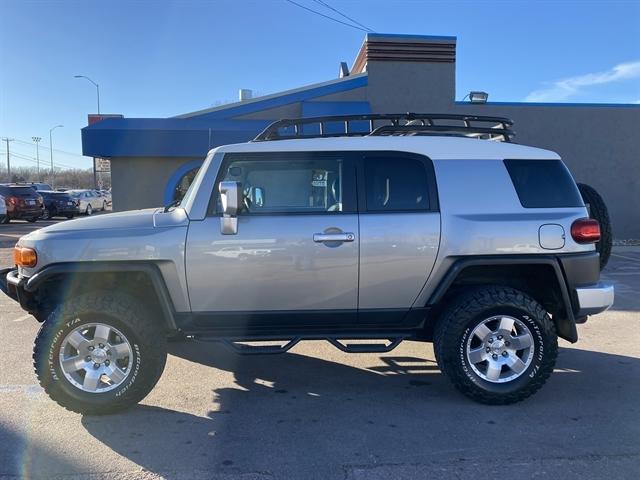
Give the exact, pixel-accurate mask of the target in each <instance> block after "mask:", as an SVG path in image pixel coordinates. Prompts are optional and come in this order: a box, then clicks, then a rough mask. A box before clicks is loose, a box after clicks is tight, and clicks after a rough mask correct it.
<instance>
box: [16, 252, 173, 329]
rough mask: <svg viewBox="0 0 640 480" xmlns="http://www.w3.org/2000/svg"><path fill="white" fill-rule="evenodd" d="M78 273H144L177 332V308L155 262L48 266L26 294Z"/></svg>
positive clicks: (29, 283)
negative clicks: (55, 280)
mask: <svg viewBox="0 0 640 480" xmlns="http://www.w3.org/2000/svg"><path fill="white" fill-rule="evenodd" d="M78 273H144V274H146V275H147V276H148V278H149V279H150V280H151V284H152V286H153V288H154V290H155V293H156V295H157V296H158V300H159V307H160V309H161V311H162V314H163V316H164V318H165V320H166V325H167V327H169V328H170V329H172V330H177V329H178V327H177V325H176V322H175V308H174V305H173V301H172V300H171V296H170V295H169V291H168V289H167V285H166V284H165V282H164V278H163V277H162V273H161V272H160V268H159V267H158V266H157V265H156V264H155V263H153V262H126V263H125V262H68V263H55V264H51V265H47V266H46V267H44V268H43V269H42V270H40V271H38V272H37V273H35V274H34V275H33V276H31V277H30V278H29V279H28V280H27V281H26V282H25V283H24V285H23V288H24V290H25V292H28V293H30V294H33V293H35V292H36V291H37V290H38V287H40V286H41V285H42V284H43V283H44V282H45V281H47V280H48V279H49V278H51V277H52V276H54V275H64V274H78Z"/></svg>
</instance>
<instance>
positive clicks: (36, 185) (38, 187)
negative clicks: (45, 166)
mask: <svg viewBox="0 0 640 480" xmlns="http://www.w3.org/2000/svg"><path fill="white" fill-rule="evenodd" d="M27 185H28V186H30V187H31V188H33V189H34V190H36V191H37V192H40V191H51V190H53V187H52V186H51V185H49V184H48V183H39V182H31V183H27Z"/></svg>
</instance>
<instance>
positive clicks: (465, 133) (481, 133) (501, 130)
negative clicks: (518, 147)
mask: <svg viewBox="0 0 640 480" xmlns="http://www.w3.org/2000/svg"><path fill="white" fill-rule="evenodd" d="M512 126H513V121H512V120H510V119H508V118H504V117H487V116H481V115H456V114H445V113H385V114H380V113H370V114H364V115H330V116H324V117H310V118H296V119H283V120H278V121H276V122H273V123H272V124H271V125H269V126H268V127H267V128H266V129H264V131H262V132H261V133H260V134H259V135H258V136H257V137H256V138H254V139H253V141H254V142H264V141H269V140H288V139H294V138H299V139H301V138H323V137H363V136H383V135H407V136H408V135H448V136H458V137H473V138H481V139H485V140H498V141H503V142H509V141H511V138H512V137H513V136H515V132H514V131H513V130H511V127H512Z"/></svg>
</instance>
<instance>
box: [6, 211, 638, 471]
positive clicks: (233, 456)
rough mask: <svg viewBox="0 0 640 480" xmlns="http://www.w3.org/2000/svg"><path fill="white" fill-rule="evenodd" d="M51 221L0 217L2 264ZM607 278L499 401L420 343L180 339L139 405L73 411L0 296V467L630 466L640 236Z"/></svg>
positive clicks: (634, 464) (634, 454) (18, 314)
mask: <svg viewBox="0 0 640 480" xmlns="http://www.w3.org/2000/svg"><path fill="white" fill-rule="evenodd" d="M46 223H48V222H38V223H36V224H35V225H32V224H19V223H16V224H15V225H14V224H11V225H8V226H7V225H0V229H1V230H0V232H2V233H0V242H1V243H0V246H1V247H4V248H0V261H2V264H3V265H4V264H9V262H10V260H9V258H10V250H9V249H8V248H6V247H9V244H11V242H14V241H15V240H13V236H14V235H18V236H19V234H23V233H26V231H28V230H29V229H31V228H38V227H41V226H43V225H45V224H46ZM5 227H10V228H9V229H5ZM21 232H22V233H21ZM604 277H605V278H606V279H608V280H610V281H613V282H615V283H616V289H617V290H616V294H617V298H616V304H615V306H614V308H613V309H612V310H610V311H609V312H606V313H605V314H602V315H599V316H597V317H592V318H591V319H590V321H589V322H588V323H587V324H585V325H582V326H580V327H579V333H580V337H581V338H580V341H579V342H578V343H577V344H575V345H570V344H568V343H567V342H564V341H563V342H561V346H562V348H561V351H560V355H559V358H558V363H557V368H556V372H555V374H554V375H553V376H552V377H551V379H550V380H549V382H548V383H547V385H545V387H543V389H542V390H541V391H540V392H538V393H537V394H536V395H535V396H534V397H532V398H530V399H529V400H527V401H525V402H523V403H520V404H516V405H511V406H504V407H489V406H483V405H478V404H475V403H473V402H471V401H470V400H467V399H466V398H464V397H462V396H461V395H459V394H458V393H457V392H456V391H455V390H454V389H453V387H452V386H450V385H449V383H448V381H447V379H446V378H444V377H443V376H442V375H441V374H440V372H439V370H438V368H437V366H436V364H435V361H434V355H433V350H432V348H431V346H430V345H427V344H422V343H416V342H407V343H405V344H402V345H401V346H400V347H398V348H397V349H396V350H394V351H392V352H390V353H387V354H383V355H380V354H360V355H349V354H345V353H342V352H340V351H338V350H336V349H334V348H333V347H331V346H329V345H327V344H324V343H322V342H306V343H301V344H299V345H298V346H296V347H294V349H293V350H291V351H290V353H287V354H284V355H276V356H251V357H241V356H237V355H235V354H233V353H230V352H228V351H227V350H225V349H223V348H222V347H219V346H216V345H209V344H199V343H180V344H172V345H171V347H170V349H171V355H170V357H169V359H168V362H167V367H166V369H165V372H164V375H163V377H162V379H161V380H160V382H159V383H158V385H157V386H156V388H155V390H154V391H153V392H152V393H151V394H150V395H149V396H148V397H147V398H146V399H145V400H144V401H143V402H142V404H141V405H140V406H138V407H136V408H134V409H132V410H130V411H127V412H125V413H122V414H118V415H111V416H103V417H89V416H82V415H78V414H75V413H71V412H68V411H66V410H64V409H62V408H61V407H58V406H57V404H55V403H54V402H52V401H50V400H49V399H48V397H47V396H46V395H45V394H44V393H43V392H42V390H41V388H40V387H39V386H38V385H37V382H36V378H35V376H34V374H33V370H32V366H31V347H32V341H33V338H34V336H35V335H36V332H37V330H38V324H37V322H36V321H35V320H34V319H33V318H32V317H30V316H29V315H26V314H25V312H23V311H22V310H20V308H19V307H18V305H17V304H15V303H14V302H12V301H11V300H9V299H8V298H7V297H5V296H4V295H1V294H0V478H1V479H8V478H22V477H25V478H64V479H76V478H83V479H84V478H86V479H115V478H144V479H152V478H153V479H155V478H161V477H162V478H170V479H187V478H196V479H205V478H206V479H225V480H226V479H243V480H246V479H374V480H377V479H400V478H407V479H419V478H420V479H422V478H425V479H426V478H438V479H450V478H451V479H458V478H469V477H478V476H482V477H485V478H558V477H560V476H562V478H564V479H574V478H575V479H578V478H580V479H592V478H594V479H595V478H605V477H607V478H616V479H626V478H629V479H635V478H638V476H639V475H640V333H639V330H640V312H639V311H640V295H639V292H640V248H638V247H618V248H616V249H615V251H614V254H613V256H612V259H611V262H610V265H609V266H608V267H607V270H606V271H605V274H604Z"/></svg>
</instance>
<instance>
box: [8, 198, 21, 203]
mask: <svg viewBox="0 0 640 480" xmlns="http://www.w3.org/2000/svg"><path fill="white" fill-rule="evenodd" d="M18 200H19V199H18V197H9V198H7V203H10V204H11V205H18Z"/></svg>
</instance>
